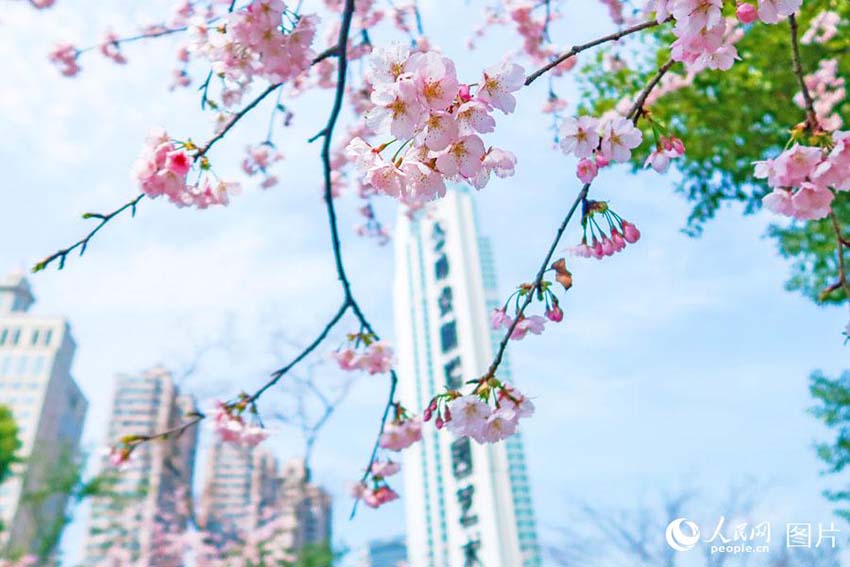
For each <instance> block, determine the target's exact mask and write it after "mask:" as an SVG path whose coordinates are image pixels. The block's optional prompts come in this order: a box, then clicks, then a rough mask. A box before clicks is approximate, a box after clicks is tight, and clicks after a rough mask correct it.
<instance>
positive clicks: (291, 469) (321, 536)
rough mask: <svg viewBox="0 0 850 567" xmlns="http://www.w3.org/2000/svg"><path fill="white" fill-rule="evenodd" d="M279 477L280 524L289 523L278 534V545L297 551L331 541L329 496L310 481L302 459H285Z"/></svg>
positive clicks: (278, 505) (308, 472)
mask: <svg viewBox="0 0 850 567" xmlns="http://www.w3.org/2000/svg"><path fill="white" fill-rule="evenodd" d="M280 481H281V484H280V496H279V498H278V504H277V507H278V511H279V513H280V515H281V518H282V525H284V526H288V527H289V529H287V530H286V531H285V532H284V533H283V534H282V536H281V539H280V541H281V545H282V546H283V547H284V548H285V549H291V550H294V551H297V550H299V549H301V548H302V547H304V546H305V545H311V544H313V545H318V544H330V542H331V496H330V494H328V493H327V491H326V490H325V489H324V488H322V487H321V486H319V485H318V484H315V483H313V482H312V481H311V479H310V470H309V469H308V468H307V466H306V464H305V463H304V461H303V460H302V459H293V460H291V461H288V462H287V463H285V464H284V465H283V469H282V470H281V478H280Z"/></svg>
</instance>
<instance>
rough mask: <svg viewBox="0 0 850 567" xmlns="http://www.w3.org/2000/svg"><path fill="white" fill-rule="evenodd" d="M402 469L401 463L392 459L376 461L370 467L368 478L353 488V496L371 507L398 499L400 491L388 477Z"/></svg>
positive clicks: (377, 506)
mask: <svg viewBox="0 0 850 567" xmlns="http://www.w3.org/2000/svg"><path fill="white" fill-rule="evenodd" d="M400 470H401V465H400V464H399V463H397V462H395V461H393V460H391V459H388V460H386V461H375V462H373V463H372V466H371V467H370V468H369V470H368V471H367V474H366V478H365V479H364V480H362V481H361V482H358V483H357V484H355V485H354V487H353V488H352V496H354V498H355V499H356V500H362V501H363V503H364V504H365V505H366V506H368V507H370V508H379V507H381V506H383V505H384V504H386V503H388V502H392V501H394V500H398V493H397V492H396V491H395V490H393V489H392V488H391V487H390V485H389V484H388V482H387V477H390V476H393V475H395V474H397V473H398V471H400Z"/></svg>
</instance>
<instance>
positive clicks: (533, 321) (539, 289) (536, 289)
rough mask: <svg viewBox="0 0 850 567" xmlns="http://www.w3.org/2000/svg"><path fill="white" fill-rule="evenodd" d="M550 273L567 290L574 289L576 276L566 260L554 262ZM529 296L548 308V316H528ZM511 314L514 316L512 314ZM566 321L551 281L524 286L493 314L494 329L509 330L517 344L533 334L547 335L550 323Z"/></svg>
mask: <svg viewBox="0 0 850 567" xmlns="http://www.w3.org/2000/svg"><path fill="white" fill-rule="evenodd" d="M548 272H554V274H555V281H557V282H558V283H560V284H561V285H562V286H563V288H564V290H565V291H566V290H569V289H570V288H571V287H572V286H573V275H572V274H571V273H570V271H569V270H568V269H567V263H566V261H565V260H564V259H563V258H561V259H559V260H556V261H555V262H553V263H552V265H551V266H550V267H549V269H548V270H546V272H544V273H548ZM529 296H530V297H531V300H532V301H533V300H535V299H536V300H537V301H539V302H542V303H543V304H544V305H545V312H544V316H540V315H526V314H525V309H524V308H523V306H522V304H523V300H527V299H528V298H529ZM511 311H512V312H513V316H511V315H510V314H509V312H511ZM563 319H564V311H563V309H561V305H560V302H559V301H558V297H557V296H556V295H555V293H554V292H553V291H552V282H551V281H549V280H541V281H540V283H539V285H537V286H535V285H534V284H522V285H520V286H519V287H518V288H517V289H516V291H514V292H513V293H512V294H511V295H510V297H508V299H507V301H506V302H505V304H504V305H503V306H502V307H501V308H498V309H494V310H493V311H492V312H491V314H490V324H491V325H492V327H493V330H497V329H499V328H500V327H505V328H506V329H508V330H509V331H510V333H511V335H510V338H511V339H512V340H515V341H519V340H522V339H524V338H525V337H526V336H527V335H528V334H529V333H531V334H534V335H539V334H541V333H543V330H544V328H545V325H546V322H547V321H552V322H553V323H560V322H561V321H563Z"/></svg>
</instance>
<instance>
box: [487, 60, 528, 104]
mask: <svg viewBox="0 0 850 567" xmlns="http://www.w3.org/2000/svg"><path fill="white" fill-rule="evenodd" d="M524 82H525V70H524V69H523V68H522V67H520V66H519V65H516V64H515V63H507V62H505V63H502V64H501V65H496V66H493V67H488V68H487V69H485V70H484V76H483V78H482V79H481V86H480V88H479V89H478V94H477V97H478V99H479V100H482V101H484V102H486V103H489V104H490V105H492V106H493V107H495V108H498V109H499V110H501V111H502V112H503V113H505V114H510V113H511V112H513V111H514V109H515V108H516V99H515V98H514V96H513V94H511V93H513V92H516V91H518V90H519V89H521V88H522V86H523V84H524Z"/></svg>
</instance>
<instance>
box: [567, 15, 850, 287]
mask: <svg viewBox="0 0 850 567" xmlns="http://www.w3.org/2000/svg"><path fill="white" fill-rule="evenodd" d="M726 4H727V6H726V9H727V11H731V10H733V9H734V8H733V6H732V4H733V3H726ZM825 9H830V10H833V11H835V12H837V13H838V14H839V15H841V16H842V20H841V24H840V26H839V31H838V34H837V35H836V36H835V38H833V39H832V40H830V41H829V42H827V43H826V44H823V45H818V44H811V45H802V46H801V58H802V64H803V68H804V70H805V72H806V74H812V73H814V72H815V71H816V70H817V69H818V65H819V62H820V61H822V60H824V59H835V60H837V61H838V67H839V75H840V76H842V77H844V78H845V79H847V78H848V77H850V2H847V1H846V0H808V1H807V2H805V3H804V8H803V11H802V13H801V14H800V17H799V23H800V30H801V34H802V33H804V32H805V30H807V29H808V28H809V23H810V21H811V19H812V17H814V16H815V15H816V14H818V13H820V12H821V11H823V10H825ZM730 15H731V14H730ZM672 39H673V36H672V33H671V31H670V27H669V26H665V27H663V28H657V29H655V30H653V31H652V32H650V33H647V34H646V35H645V36H644V37H643V38H641V40H640V41H639V42H637V45H634V46H633V47H632V48H631V51H630V52H629V53H626V54H624V55H622V57H621V59H620V61H621V63H622V65H611V64H610V61H611V59H610V58H611V57H616V56H617V55H615V54H620V53H621V52H622V49H623V48H622V46H613V47H610V48H609V49H608V50H607V51H603V52H600V53H599V54H598V55H597V58H596V60H595V61H593V62H592V63H590V64H588V65H586V66H585V68H584V69H583V71H584V72H583V73H581V74H580V77H581V78H580V89H581V92H582V103H581V105H580V111H581V112H584V113H593V114H597V115H598V114H600V113H601V112H604V111H606V110H609V109H611V108H613V107H614V106H615V105H616V104H617V102H618V101H620V100H621V99H622V98H623V97H626V96H632V95H633V94H634V93H636V92H638V91H640V90H641V89H642V88H643V86H644V85H645V84H646V82H647V81H648V79H649V77H651V76H652V75H654V74H655V72H656V69H657V68H658V66H659V64H660V63H661V62H663V61H666V60H667V59H668V58H669V49H668V48H667V46H669V45H670V42H671V41H672ZM736 46H737V49H738V53H739V56H740V58H741V61H738V62H737V63H736V64H735V65H734V66H733V67H732V69H731V70H729V71H711V70H707V71H704V72H702V73H699V74H697V75H696V76H694V77H693V84H692V85H690V86H688V87H685V88H682V89H679V90H676V91H673V92H670V93H668V94H666V95H664V96H663V97H661V98H660V99H659V100H658V101H656V102H655V103H654V104H653V105H652V106H651V108H650V110H651V113H652V119H653V120H654V121H656V123H657V124H659V125H660V128H667V129H669V131H670V132H671V133H673V134H676V135H678V136H679V137H681V138H682V139H683V140H684V142H685V144H686V146H687V153H686V155H685V156H684V158H682V159H679V160H674V167H675V168H676V169H677V170H678V173H679V174H680V175H678V176H674V178H676V191H677V192H678V193H680V194H681V195H682V196H683V197H684V198H685V199H686V200H687V201H688V202H689V203H690V204H691V207H692V208H691V212H690V215H689V216H688V218H687V221H686V223H685V231H686V232H688V233H689V234H691V235H699V234H700V233H701V232H702V231H703V230H704V228H705V227H706V223H707V221H709V220H710V219H712V218H713V217H714V216H715V215H716V213H717V211H718V210H719V209H720V208H721V207H724V206H727V205H730V204H733V203H737V204H739V205H740V206H741V210H742V211H743V212H744V213H745V214H751V213H754V212H756V211H758V210H759V209H760V208H761V198H762V197H763V196H764V195H765V194H767V193H768V191H769V189H768V187H767V185H766V184H764V183H763V182H761V181H760V180H757V179H755V178H754V177H753V165H752V164H753V162H754V161H758V160H762V159H767V158H770V157H776V155H778V153H779V152H781V151H782V149H783V148H784V147H785V145H786V143H787V142H788V140H789V136H790V132H789V131H790V129H791V128H793V127H794V126H795V125H797V124H798V123H800V122H802V121H803V120H804V119H805V114H804V111H803V110H802V109H801V108H800V107H798V106H797V105H796V104H795V103H794V100H793V98H794V95H795V94H797V93H798V92H799V90H800V88H799V84H798V82H797V78H796V76H795V75H794V73H793V71H792V64H791V61H792V60H791V32H790V26H789V24H788V22H787V21H786V22H781V23H779V24H777V25H764V24H755V25H753V26H752V27H751V29H749V30H748V31H747V33H746V34H745V35H744V36H743V38H742V39H741V40H740V41H739V42H738V43H737V44H736ZM672 72H673V73H677V74H680V75H682V76H684V73H685V71H684V68H683V66H682V65H676V66H674V67H673V70H672ZM835 111H836V112H837V113H838V114H839V115H840V116H841V117H842V118H843V119H844V127H845V128H850V101H848V100H847V99H846V98H845V100H844V102H843V103H842V104H841V105H839V107H837V108H836V109H835ZM641 127H642V129H643V130H644V134H645V136H646V139H648V140H653V136H654V135H655V133H654V132H653V128H652V127H651V125H650V121H648V120H642V121H641ZM642 150H644V151H638V152H635V154H634V156H633V163H632V166H633V167H634V169H635V170H638V169H640V168H642V167H643V160H644V159H645V158H646V156H647V155H648V153H649V147H648V146H647V144H646V143H645V144H644V146H643V148H642ZM835 210H836V213H837V215H838V218H839V221H840V223H841V226H843V227H845V230H848V231H850V203H848V196H847V194H846V193H842V194H840V195H838V197H837V198H836V204H835ZM768 234H769V236H771V237H772V238H774V239H776V241H777V243H778V249H779V252H780V253H781V254H782V255H783V256H784V257H786V258H788V259H789V260H791V262H792V266H793V267H792V274H791V277H790V279H789V280H788V282H787V283H786V287H787V288H788V289H789V290H792V291H799V292H801V293H803V294H805V295H806V296H807V297H809V298H811V299H812V300H814V301H817V302H826V303H838V302H842V301H844V300H846V299H847V298H846V296H845V295H844V293H843V292H842V291H841V290H838V291H835V292H833V293H830V294H828V295H826V296H823V297H821V292H822V291H823V290H824V288H826V287H827V286H829V285H832V284H833V283H835V282H836V280H837V274H838V271H837V254H836V238H835V234H834V232H833V229H832V227H831V225H830V224H829V221H828V220H825V221H820V222H811V223H805V222H789V221H786V220H785V219H784V218H782V219H780V218H778V217H777V219H776V224H774V225H773V226H771V228H770V230H769V232H768Z"/></svg>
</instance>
